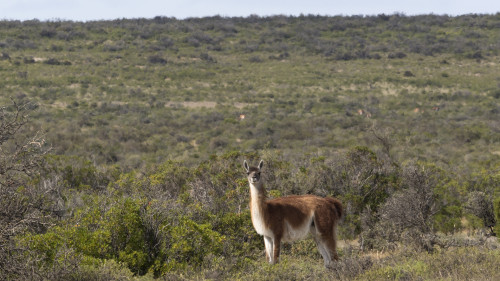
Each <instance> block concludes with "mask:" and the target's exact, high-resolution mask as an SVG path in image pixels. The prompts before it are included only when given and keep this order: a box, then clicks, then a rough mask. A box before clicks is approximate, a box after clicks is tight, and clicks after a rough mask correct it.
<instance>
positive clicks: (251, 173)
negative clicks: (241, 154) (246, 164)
mask: <svg viewBox="0 0 500 281" xmlns="http://www.w3.org/2000/svg"><path fill="white" fill-rule="evenodd" d="M247 175H248V182H250V183H258V182H259V181H260V170H259V169H258V168H255V167H250V169H249V170H248V172H247Z"/></svg>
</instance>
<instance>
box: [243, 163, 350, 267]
mask: <svg viewBox="0 0 500 281" xmlns="http://www.w3.org/2000/svg"><path fill="white" fill-rule="evenodd" d="M262 163H263V162H262V161H261V162H260V163H259V167H249V166H248V164H247V163H246V161H245V163H244V166H245V169H246V170H247V174H248V180H249V184H250V197H251V198H250V199H251V200H250V211H251V214H252V223H253V225H254V228H255V229H256V231H257V232H258V233H259V232H260V233H259V234H261V235H263V236H264V242H265V244H266V256H267V258H268V261H269V262H271V263H275V262H277V261H278V259H279V252H280V243H281V241H293V240H296V239H298V238H302V237H303V236H304V234H307V233H308V232H310V233H311V234H312V236H313V239H314V240H315V242H316V244H317V245H318V248H319V250H320V253H321V254H322V256H323V259H324V261H325V265H326V266H328V265H329V264H330V262H331V260H333V259H335V260H337V259H338V255H337V251H336V240H335V233H336V230H335V228H336V225H337V222H338V221H339V220H340V219H341V217H342V215H343V210H342V204H341V203H340V201H339V200H337V199H335V198H332V197H325V198H322V197H319V196H314V195H292V196H287V197H280V198H275V199H271V200H268V199H267V193H266V189H265V188H264V185H263V184H262V181H261V179H260V169H261V168H262ZM252 189H255V190H252ZM254 197H256V198H254ZM306 223H309V225H306ZM271 243H272V245H270V244H271ZM271 251H272V253H270V252H271Z"/></svg>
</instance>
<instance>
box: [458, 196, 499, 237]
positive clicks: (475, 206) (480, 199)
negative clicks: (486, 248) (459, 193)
mask: <svg viewBox="0 0 500 281" xmlns="http://www.w3.org/2000/svg"><path fill="white" fill-rule="evenodd" d="M465 209H466V210H467V211H469V212H470V213H471V214H473V215H474V216H476V217H478V218H479V219H481V221H482V222H483V225H484V227H486V228H488V229H489V230H490V232H491V234H494V233H495V231H494V229H493V227H494V226H495V225H496V222H497V220H496V218H495V213H494V209H493V201H492V200H491V199H490V197H488V196H486V194H485V193H484V192H481V191H473V192H471V193H470V194H469V195H468V200H467V203H466V205H465Z"/></svg>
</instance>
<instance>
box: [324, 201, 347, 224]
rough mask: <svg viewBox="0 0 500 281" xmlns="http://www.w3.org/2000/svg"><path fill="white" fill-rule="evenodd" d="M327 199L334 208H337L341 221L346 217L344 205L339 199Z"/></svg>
mask: <svg viewBox="0 0 500 281" xmlns="http://www.w3.org/2000/svg"><path fill="white" fill-rule="evenodd" d="M325 199H326V200H328V202H330V203H332V204H333V206H335V210H336V211H337V215H338V218H339V219H341V218H342V217H343V216H344V209H343V208H342V203H340V201H339V200H338V199H336V198H333V197H326V198H325Z"/></svg>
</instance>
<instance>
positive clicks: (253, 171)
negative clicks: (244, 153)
mask: <svg viewBox="0 0 500 281" xmlns="http://www.w3.org/2000/svg"><path fill="white" fill-rule="evenodd" d="M263 165H264V161H262V160H261V161H260V162H259V166H258V167H250V166H249V165H248V163H247V161H246V160H245V162H244V163H243V167H245V171H246V172H247V176H248V182H249V183H253V184H256V183H258V182H260V170H261V169H262V166H263Z"/></svg>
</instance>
